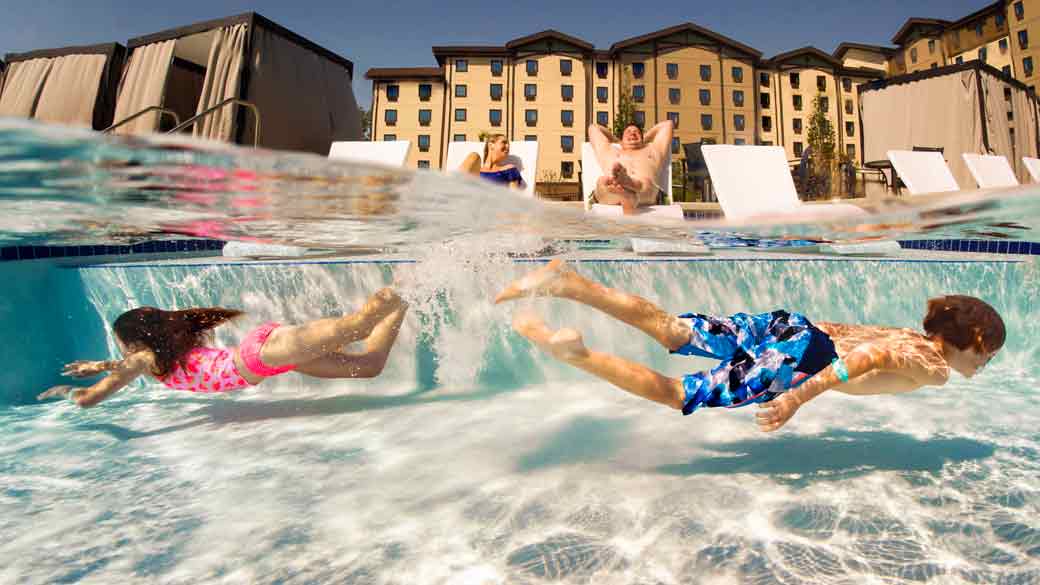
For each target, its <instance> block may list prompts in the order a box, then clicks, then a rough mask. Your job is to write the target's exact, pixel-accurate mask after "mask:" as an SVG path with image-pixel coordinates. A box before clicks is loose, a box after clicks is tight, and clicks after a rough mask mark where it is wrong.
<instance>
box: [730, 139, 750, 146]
mask: <svg viewBox="0 0 1040 585" xmlns="http://www.w3.org/2000/svg"><path fill="white" fill-rule="evenodd" d="M733 144H736V145H737V146H744V145H745V144H747V140H744V139H743V138H734V139H733Z"/></svg>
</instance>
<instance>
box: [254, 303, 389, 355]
mask: <svg viewBox="0 0 1040 585" xmlns="http://www.w3.org/2000/svg"><path fill="white" fill-rule="evenodd" d="M403 304H404V301H402V300H401V297H399V296H397V293H396V292H394V291H393V289H390V288H384V289H383V290H381V291H379V292H377V293H376V294H374V295H372V296H371V297H369V299H368V301H366V302H365V306H364V307H362V308H361V310H360V311H358V312H357V313H353V314H350V315H344V316H342V317H334V318H331V319H319V320H317V321H311V322H310V323H305V324H303V325H288V326H284V327H279V328H278V329H275V330H274V331H272V332H271V336H270V337H268V338H267V341H266V342H264V346H263V347H262V348H260V359H261V360H262V361H263V362H264V363H265V364H267V365H269V366H272V367H277V366H284V365H288V364H297V365H299V364H303V363H305V362H309V361H312V360H315V359H317V358H319V357H321V356H324V355H327V354H331V353H334V352H338V351H339V350H340V348H342V347H343V346H344V345H347V344H348V343H353V342H355V341H359V340H361V339H364V338H366V337H368V336H369V335H370V334H371V333H372V330H373V329H374V328H375V327H376V325H378V324H379V322H380V321H382V320H383V319H384V318H385V317H386V316H387V315H389V314H391V313H393V312H394V311H396V310H397V309H399V308H401V307H402V306H403Z"/></svg>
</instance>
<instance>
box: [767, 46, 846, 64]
mask: <svg viewBox="0 0 1040 585" xmlns="http://www.w3.org/2000/svg"><path fill="white" fill-rule="evenodd" d="M798 57H816V58H817V59H821V60H823V61H826V62H827V63H829V64H831V66H833V67H841V61H838V60H837V59H835V58H834V57H833V56H831V55H829V54H827V53H824V52H823V51H821V50H819V49H817V48H816V47H802V48H800V49H795V50H793V51H787V52H786V53H780V54H779V55H776V56H775V57H773V58H771V59H769V60H768V64H770V65H774V64H779V63H785V62H787V61H791V60H792V59H797V58H798Z"/></svg>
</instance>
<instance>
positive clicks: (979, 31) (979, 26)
mask: <svg viewBox="0 0 1040 585" xmlns="http://www.w3.org/2000/svg"><path fill="white" fill-rule="evenodd" d="M985 22H986V21H985V20H980V21H979V22H977V23H975V36H977V37H979V38H982V25H983V24H985Z"/></svg>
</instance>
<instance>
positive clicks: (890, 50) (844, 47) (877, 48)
mask: <svg viewBox="0 0 1040 585" xmlns="http://www.w3.org/2000/svg"><path fill="white" fill-rule="evenodd" d="M852 49H860V50H863V51H872V52H874V53H881V54H882V55H885V56H886V57H888V56H891V55H895V54H896V53H897V52H899V49H897V48H896V47H887V46H883V45H868V44H865V43H842V44H840V45H838V48H837V49H834V53H833V55H834V58H835V59H842V58H844V57H845V53H848V52H849V51H850V50H852Z"/></svg>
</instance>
